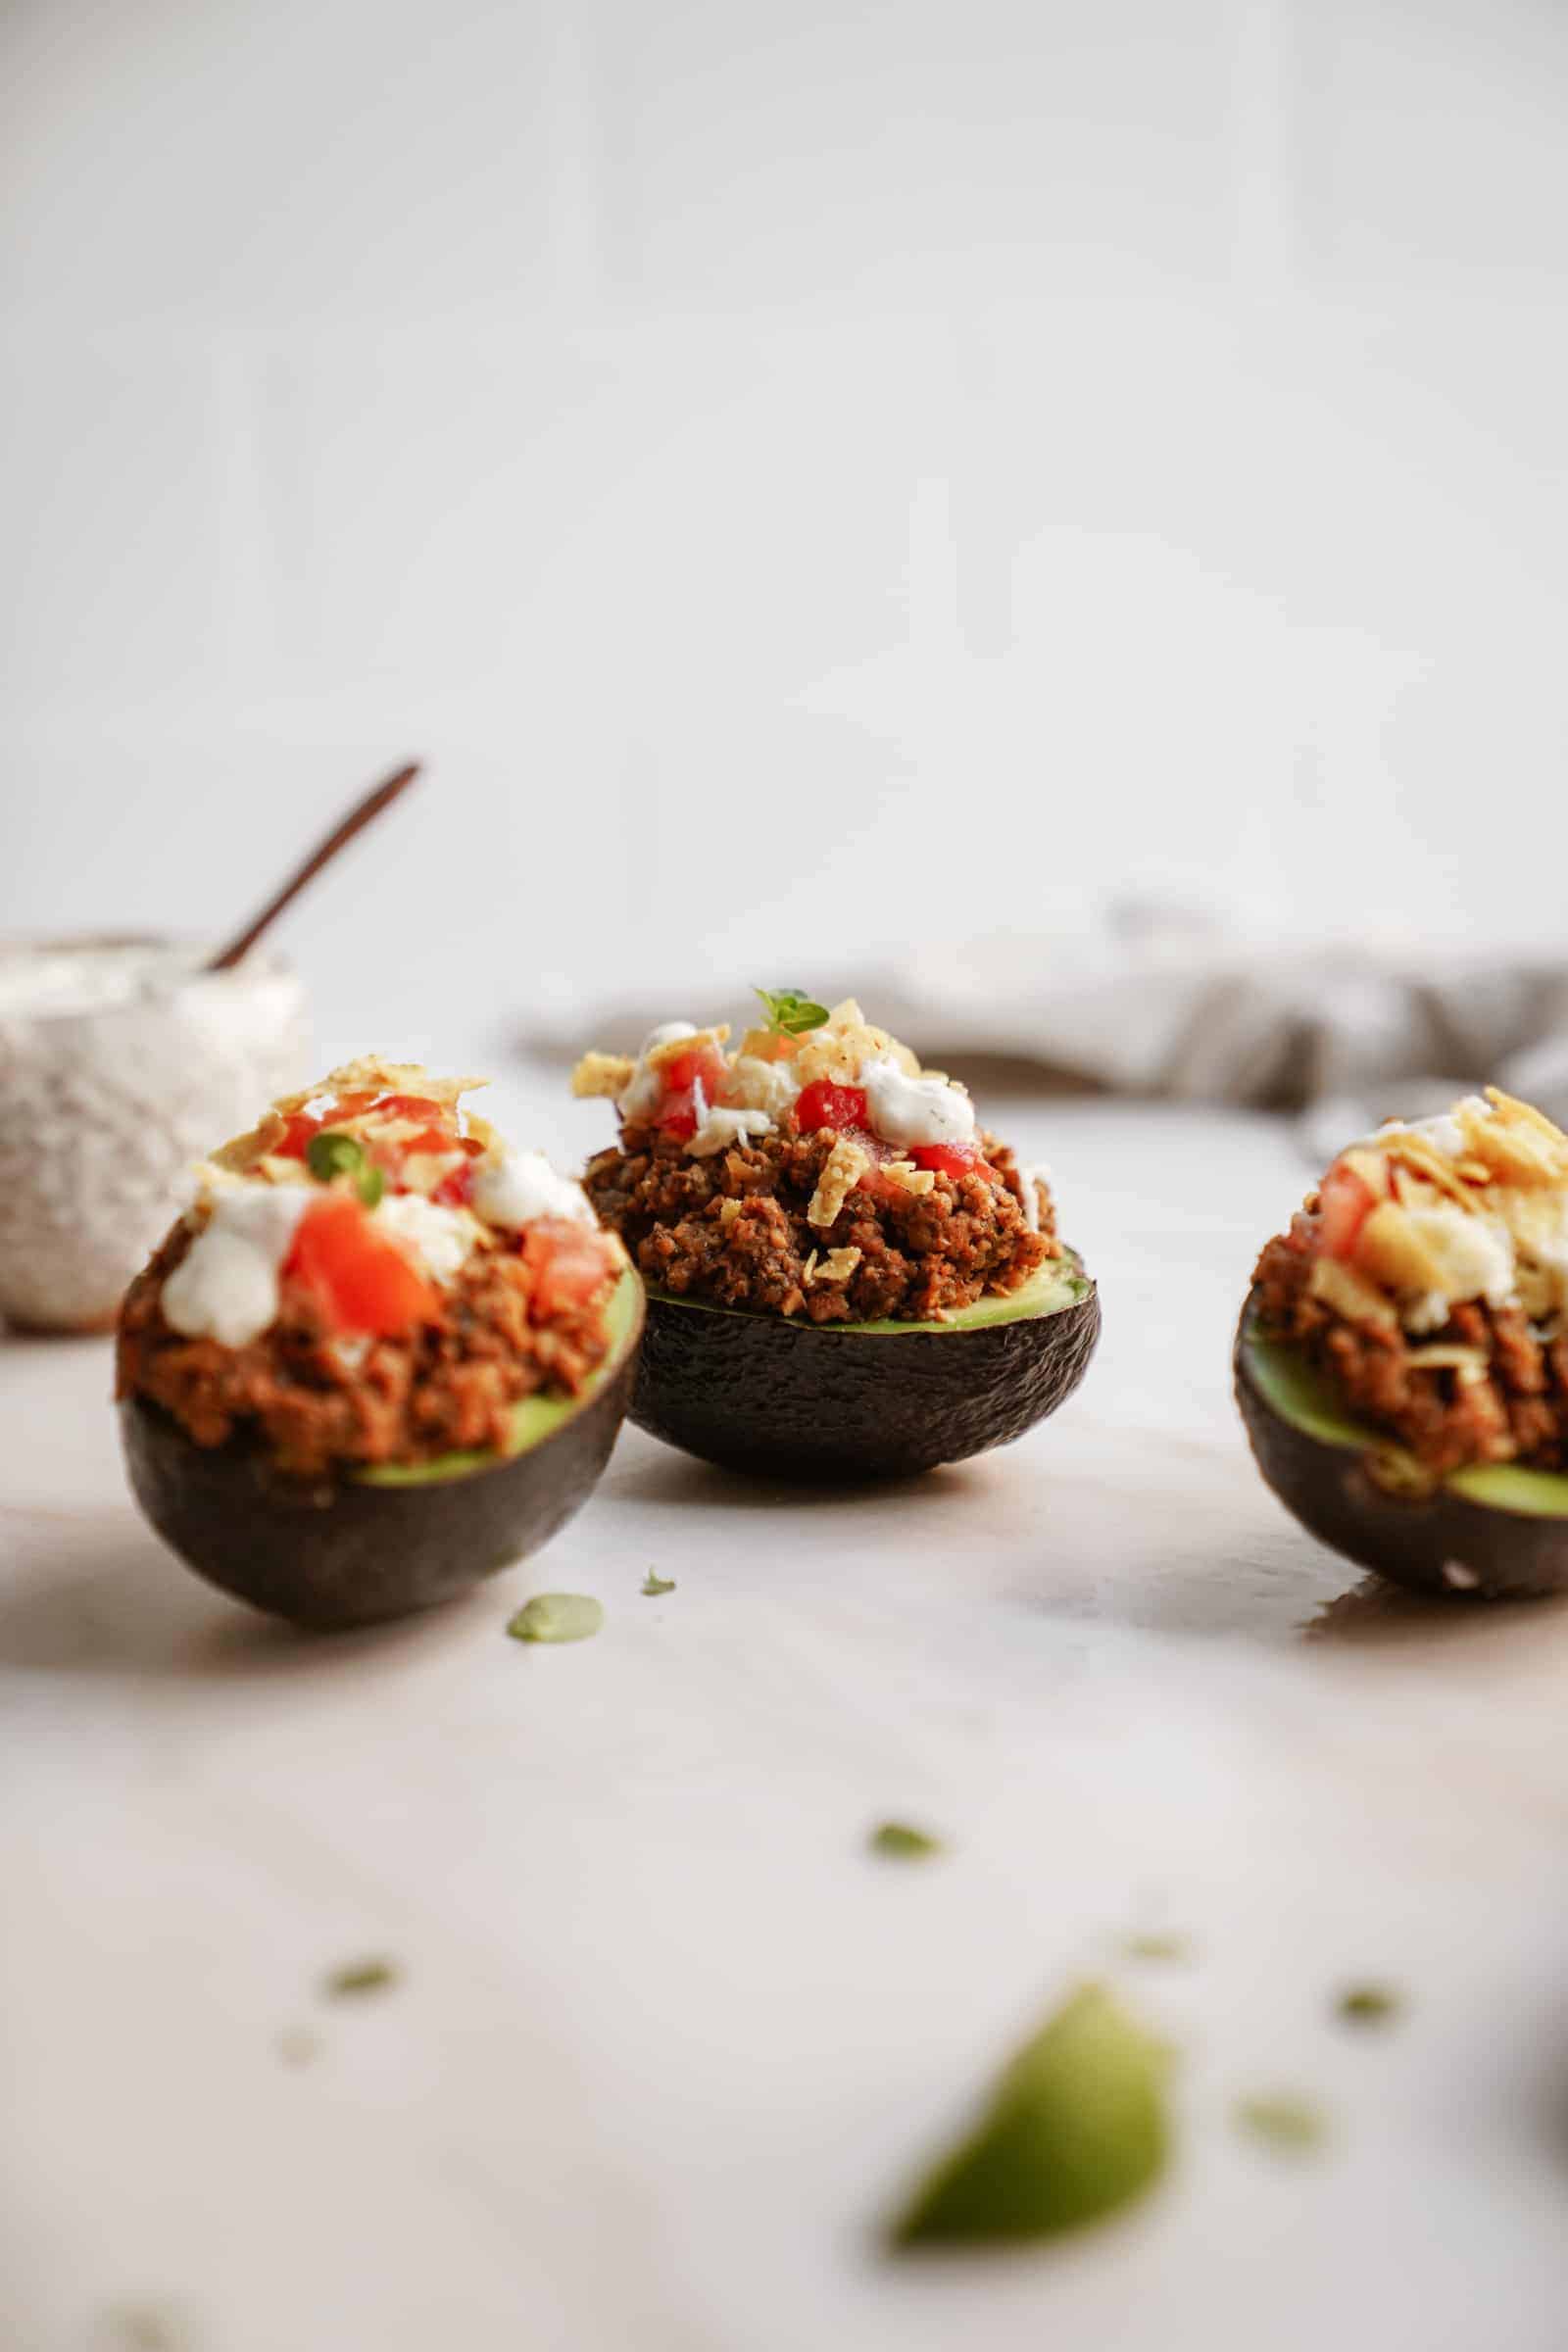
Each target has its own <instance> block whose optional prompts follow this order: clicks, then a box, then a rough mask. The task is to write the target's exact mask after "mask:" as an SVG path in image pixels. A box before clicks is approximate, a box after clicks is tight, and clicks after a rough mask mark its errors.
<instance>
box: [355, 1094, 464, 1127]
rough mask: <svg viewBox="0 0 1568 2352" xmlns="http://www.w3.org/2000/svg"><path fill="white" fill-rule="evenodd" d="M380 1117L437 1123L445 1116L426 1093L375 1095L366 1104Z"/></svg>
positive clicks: (443, 1111)
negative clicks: (425, 1120) (424, 1120)
mask: <svg viewBox="0 0 1568 2352" xmlns="http://www.w3.org/2000/svg"><path fill="white" fill-rule="evenodd" d="M366 1107H367V1109H373V1110H374V1112H375V1114H376V1116H377V1118H382V1119H427V1120H429V1121H430V1123H431V1124H432V1125H438V1124H439V1123H440V1122H441V1121H442V1120H444V1119H445V1118H446V1117H447V1112H446V1111H445V1110H444V1109H443V1108H442V1106H441V1104H440V1103H436V1102H433V1101H432V1100H431V1098H430V1097H429V1096H428V1095H377V1096H375V1097H373V1098H372V1099H371V1100H369V1101H368V1103H367V1104H366Z"/></svg>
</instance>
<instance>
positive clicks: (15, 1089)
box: [0, 940, 309, 1331]
mask: <svg viewBox="0 0 1568 2352" xmlns="http://www.w3.org/2000/svg"><path fill="white" fill-rule="evenodd" d="M133 944H134V943H127V942H123V941H109V940H104V941H91V940H74V941H73V940H62V941H48V942H36V943H27V944H25V945H21V946H16V947H4V948H0V1312H3V1313H4V1314H5V1315H6V1316H7V1317H8V1318H9V1319H10V1320H11V1321H12V1322H13V1323H16V1324H19V1325H21V1326H23V1327H25V1328H27V1329H32V1330H40V1331H92V1330H100V1329H104V1328H107V1326H108V1325H109V1324H111V1323H112V1322H113V1320H114V1316H115V1310H116V1308H117V1306H118V1305H119V1302H120V1298H121V1294H122V1292H123V1290H124V1288H125V1285H126V1284H127V1283H128V1282H129V1280H130V1278H131V1276H132V1275H133V1274H134V1273H135V1272H136V1270H137V1268H138V1267H139V1266H140V1265H141V1264H142V1263H143V1261H144V1260H145V1259H146V1257H147V1254H148V1252H149V1251H150V1250H151V1249H152V1247H153V1245H154V1243H155V1242H157V1241H158V1240H159V1239H160V1238H161V1237H162V1235H163V1234H164V1232H165V1231H166V1229H167V1228H168V1227H169V1226H170V1225H171V1224H172V1221H173V1219H174V1218H175V1217H176V1216H177V1215H178V1213H179V1211H180V1209H181V1208H182V1207H183V1206H184V1204H185V1201H186V1198H187V1193H188V1182H187V1180H188V1175H189V1170H190V1167H191V1165H192V1163H193V1162H194V1161H195V1160H198V1159H200V1158H201V1157H202V1156H203V1155H204V1153H206V1152H210V1151H212V1150H213V1149H214V1147H215V1146H216V1145H218V1144H221V1142H223V1141H224V1139H225V1138H226V1137H228V1136H230V1135H235V1134H238V1133H240V1132H241V1131H242V1130H243V1129H245V1128H247V1127H251V1126H254V1124H255V1122H256V1119H257V1117H258V1115H259V1114H260V1112H261V1111H262V1110H263V1109H265V1107H266V1105H267V1104H268V1103H270V1101H271V1100H272V1098H273V1096H274V1095H279V1094H283V1093H285V1092H287V1090H288V1089H289V1087H290V1086H292V1085H298V1084H301V1083H303V1081H304V1079H305V1077H306V1075H307V1074H308V1073H306V1071H305V1059H306V1049H307V1045H308V1042H309V1041H308V1031H307V1028H306V1021H305V997H304V990H303V988H302V987H301V984H300V982H299V980H298V978H297V977H296V976H295V974H294V973H293V972H292V971H290V970H289V969H288V967H287V966H286V965H284V964H282V963H281V962H279V961H278V960H277V959H275V958H274V957H272V956H268V955H266V954H265V953H262V954H258V955H257V956H254V957H252V958H250V959H248V960H247V961H246V962H245V963H244V964H243V965H242V966H241V967H240V969H239V970H238V971H236V972H222V973H204V972H199V971H196V970H194V969H192V968H191V965H192V964H193V963H194V961H195V959H196V955H197V952H196V951H194V950H190V949H187V950H185V951H183V954H184V957H185V961H184V963H183V964H182V963H181V961H180V960H179V958H180V956H181V951H180V950H179V949H178V948H177V947H175V946H173V945H172V944H171V945H170V950H169V961H168V965H167V967H165V968H162V969H160V970H159V971H157V972H155V973H154V974H153V975H152V976H151V978H150V979H144V982H143V985H142V986H141V987H140V988H139V989H138V991H137V993H135V994H133V995H130V996H128V997H125V998H123V999H122V1000H120V1001H108V1002H101V1003H94V1004H87V1003H83V1002H82V1001H81V995H82V992H80V991H74V992H73V989H72V988H71V986H70V985H69V982H70V980H71V977H72V975H74V974H76V973H78V972H83V973H85V976H86V978H87V980H88V982H89V984H90V981H91V978H92V973H93V970H94V969H102V968H104V967H105V966H107V964H108V962H109V960H110V959H111V958H114V957H117V956H118V957H120V958H122V959H123V956H124V955H125V951H126V948H127V946H130V945H133ZM155 944H156V943H155ZM68 958H69V959H70V963H69V970H68V968H67V959H68ZM57 974H58V975H61V976H62V977H63V978H64V979H65V981H66V982H67V985H66V986H65V987H63V988H61V989H59V990H54V989H52V988H51V986H50V982H51V980H52V978H53V977H54V976H55V975H57ZM35 983H36V984H37V985H36V987H35V985H34V984H35ZM87 993H91V992H90V986H89V990H88V992H87ZM73 994H74V996H75V1000H76V1001H75V1002H74V1003H73Z"/></svg>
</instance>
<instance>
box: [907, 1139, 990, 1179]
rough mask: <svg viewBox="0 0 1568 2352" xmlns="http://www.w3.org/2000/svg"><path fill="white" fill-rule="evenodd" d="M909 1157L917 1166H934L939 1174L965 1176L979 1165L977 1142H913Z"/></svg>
mask: <svg viewBox="0 0 1568 2352" xmlns="http://www.w3.org/2000/svg"><path fill="white" fill-rule="evenodd" d="M909 1157H910V1158H911V1159H912V1160H913V1162H914V1164H915V1166H916V1167H917V1168H934V1169H935V1171H936V1173H937V1174H938V1175H939V1176H967V1175H968V1173H969V1170H970V1169H971V1168H977V1167H978V1166H979V1165H980V1147H979V1145H978V1144H915V1145H913V1146H911V1148H910V1152H909Z"/></svg>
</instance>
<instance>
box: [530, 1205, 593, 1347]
mask: <svg viewBox="0 0 1568 2352" xmlns="http://www.w3.org/2000/svg"><path fill="white" fill-rule="evenodd" d="M522 1255H523V1257H524V1259H525V1260H526V1262H527V1263H528V1264H529V1265H530V1266H532V1268H533V1269H534V1291H533V1314H534V1321H535V1322H539V1321H541V1320H543V1319H544V1318H545V1317H547V1316H550V1315H559V1314H563V1313H570V1312H571V1311H572V1310H573V1309H575V1308H578V1307H584V1306H587V1305H588V1304H589V1303H590V1302H591V1300H592V1299H594V1298H595V1297H596V1296H597V1295H598V1293H599V1292H600V1291H602V1290H603V1289H604V1286H605V1283H606V1281H607V1279H608V1277H609V1275H610V1271H611V1267H612V1265H613V1262H614V1261H613V1258H612V1255H611V1252H610V1250H609V1248H608V1247H607V1245H606V1242H605V1239H604V1236H603V1235H602V1234H600V1233H596V1232H595V1231H594V1230H593V1229H592V1227H590V1226H587V1225H576V1224H573V1223H572V1222H571V1220H570V1219H569V1218H567V1217H540V1218H539V1219H538V1221H537V1222H536V1223H535V1224H532V1225H529V1226H528V1227H526V1228H525V1230H524V1232H523V1236H522Z"/></svg>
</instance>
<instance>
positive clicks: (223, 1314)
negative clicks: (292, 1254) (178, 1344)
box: [163, 1185, 311, 1348]
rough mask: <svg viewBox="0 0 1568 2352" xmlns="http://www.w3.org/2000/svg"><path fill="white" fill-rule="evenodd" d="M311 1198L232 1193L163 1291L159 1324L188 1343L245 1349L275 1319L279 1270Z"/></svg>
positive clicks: (263, 1189) (278, 1192)
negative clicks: (162, 1321) (205, 1342)
mask: <svg viewBox="0 0 1568 2352" xmlns="http://www.w3.org/2000/svg"><path fill="white" fill-rule="evenodd" d="M310 1198H311V1196H310V1193H309V1192H308V1191H307V1189H306V1188H305V1186H304V1185H278V1186H276V1187H273V1186H270V1185H243V1186H241V1185H236V1186H234V1187H233V1188H232V1189H231V1190H225V1191H222V1192H219V1193H215V1194H214V1196H213V1205H212V1215H211V1216H210V1217H209V1219H208V1221H207V1223H206V1224H205V1225H204V1226H203V1227H202V1230H201V1232H200V1233H199V1234H198V1235H197V1236H196V1239H195V1240H194V1242H192V1244H191V1246H190V1248H189V1250H187V1251H186V1253H185V1255H184V1257H183V1258H182V1259H181V1260H180V1262H179V1264H178V1265H177V1266H176V1267H175V1268H174V1271H173V1272H172V1274H171V1276H170V1277H169V1280H168V1281H167V1282H166V1283H165V1285H164V1298H163V1306H164V1319H165V1321H166V1322H167V1323H169V1324H170V1325H171V1326H172V1329H173V1330H175V1331H178V1332H183V1334H184V1336H185V1337H186V1339H188V1340H217V1342H218V1343H219V1345H220V1347H222V1348H248V1347H249V1346H250V1343H251V1342H252V1340H259V1339H260V1338H261V1336H262V1333H263V1332H264V1331H266V1330H267V1329H268V1327H269V1325H270V1324H271V1323H274V1322H275V1321H276V1319H277V1276H278V1268H279V1267H280V1266H281V1265H282V1263H283V1260H284V1258H285V1257H286V1256H287V1255H288V1251H289V1245H290V1243H291V1242H292V1241H293V1239H294V1228H295V1227H296V1225H298V1223H299V1221H300V1218H301V1217H302V1216H303V1214H304V1212H305V1208H306V1204H307V1203H308V1201H309V1200H310Z"/></svg>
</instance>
